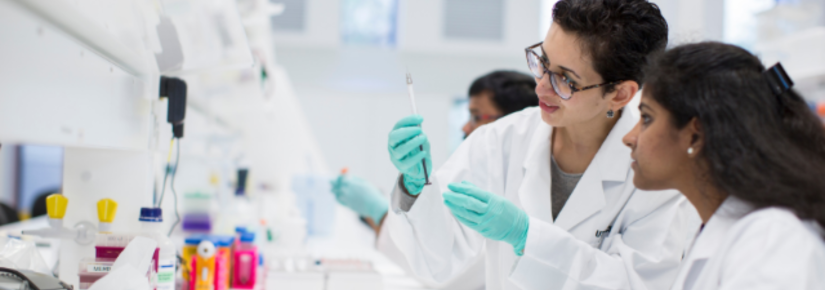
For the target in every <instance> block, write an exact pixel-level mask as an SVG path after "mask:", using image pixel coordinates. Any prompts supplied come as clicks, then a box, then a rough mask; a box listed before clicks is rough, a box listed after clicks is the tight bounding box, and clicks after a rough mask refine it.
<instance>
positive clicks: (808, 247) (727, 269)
mask: <svg viewBox="0 0 825 290" xmlns="http://www.w3.org/2000/svg"><path fill="white" fill-rule="evenodd" d="M771 211H773V213H771ZM780 211H781V210H778V209H768V210H765V212H762V213H760V214H763V216H762V217H761V218H759V219H757V220H755V221H754V222H753V223H749V224H746V225H745V226H744V227H737V228H736V229H732V230H731V232H733V234H732V235H734V236H736V237H737V238H736V240H734V241H732V243H731V244H730V245H729V246H728V247H726V248H727V249H728V251H726V252H725V253H724V261H723V264H722V270H721V273H720V281H719V285H720V287H719V289H724V290H728V289H755V290H774V289H803V290H804V289H810V290H813V289H822V288H823V287H825V286H823V285H825V245H823V241H822V236H819V235H818V234H816V233H813V232H812V231H809V230H808V229H807V228H805V227H803V226H802V224H800V223H799V222H798V221H797V220H795V219H796V218H795V217H792V216H790V215H792V214H791V213H788V212H780ZM777 213H778V214H777ZM783 215H784V216H783ZM746 218H748V217H746Z"/></svg>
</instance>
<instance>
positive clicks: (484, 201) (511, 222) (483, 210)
mask: <svg viewBox="0 0 825 290" xmlns="http://www.w3.org/2000/svg"><path fill="white" fill-rule="evenodd" d="M447 187H448V188H449V189H450V190H451V191H448V192H445V193H444V194H443V196H444V203H445V204H446V205H447V207H448V208H450V211H451V212H452V213H453V216H455V218H456V219H458V221H460V222H461V223H463V224H465V225H466V226H468V227H470V228H471V229H474V230H476V231H477V232H479V233H481V235H482V236H484V237H485V238H488V239H491V240H497V241H505V242H507V243H510V244H511V245H513V250H514V251H515V252H516V255H519V256H521V255H524V244H525V243H526V242H527V229H528V228H529V227H530V220H529V218H528V217H527V214H526V213H525V212H524V211H523V210H521V209H519V208H518V207H516V205H515V204H513V203H512V202H510V201H509V200H507V199H506V198H504V197H503V196H500V195H496V194H492V193H490V192H487V191H484V190H481V189H479V188H478V187H476V186H475V185H473V184H472V183H469V182H467V181H462V182H461V183H450V184H449V185H447Z"/></svg>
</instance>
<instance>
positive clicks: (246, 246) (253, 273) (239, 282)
mask: <svg viewBox="0 0 825 290" xmlns="http://www.w3.org/2000/svg"><path fill="white" fill-rule="evenodd" d="M254 241H255V233H250V232H244V233H243V234H241V241H240V243H238V244H237V247H236V248H235V252H234V253H233V261H232V262H233V265H234V269H233V273H232V274H233V275H232V288H235V289H253V288H255V283H256V277H257V272H258V247H256V246H255V244H254V243H253V242H254Z"/></svg>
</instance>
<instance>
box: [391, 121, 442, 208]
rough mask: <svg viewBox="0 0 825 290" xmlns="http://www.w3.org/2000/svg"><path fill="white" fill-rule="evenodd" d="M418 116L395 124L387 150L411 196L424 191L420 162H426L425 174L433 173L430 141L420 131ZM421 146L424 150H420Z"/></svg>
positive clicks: (422, 169) (422, 168)
mask: <svg viewBox="0 0 825 290" xmlns="http://www.w3.org/2000/svg"><path fill="white" fill-rule="evenodd" d="M423 121H424V118H422V117H421V116H419V115H410V116H407V117H405V118H404V119H401V120H400V121H398V123H395V127H393V129H392V131H390V136H389V142H388V146H387V149H388V150H389V151H390V160H392V164H393V165H395V168H397V169H398V171H400V172H401V174H403V176H404V187H405V188H407V192H408V193H410V194H411V195H418V194H419V193H421V190H423V189H424V184H425V183H426V180H425V178H424V166H423V165H422V164H421V160H426V163H427V172H428V173H432V172H433V162H432V158H431V157H430V141H428V140H427V135H424V132H423V131H421V122H423ZM421 146H423V148H424V150H421Z"/></svg>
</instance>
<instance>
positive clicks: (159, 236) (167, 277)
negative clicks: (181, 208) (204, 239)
mask: <svg viewBox="0 0 825 290" xmlns="http://www.w3.org/2000/svg"><path fill="white" fill-rule="evenodd" d="M139 220H140V225H141V235H142V236H145V237H147V238H151V239H154V240H155V241H157V242H158V251H157V252H156V254H155V255H156V259H155V267H154V268H155V272H156V273H157V275H156V276H155V277H154V278H153V279H152V281H153V282H155V285H156V286H155V289H157V290H175V257H176V255H175V244H174V243H172V240H170V239H169V238H168V237H167V236H166V235H165V234H163V233H162V225H163V211H162V210H161V209H160V208H156V207H144V208H141V209H140V219H139Z"/></svg>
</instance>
